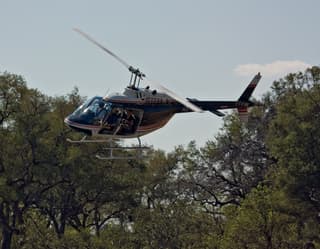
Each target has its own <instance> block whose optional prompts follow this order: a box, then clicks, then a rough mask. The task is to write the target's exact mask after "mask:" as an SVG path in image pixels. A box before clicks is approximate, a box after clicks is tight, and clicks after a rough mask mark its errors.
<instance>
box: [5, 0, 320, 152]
mask: <svg viewBox="0 0 320 249" xmlns="http://www.w3.org/2000/svg"><path fill="white" fill-rule="evenodd" d="M319 10H320V1H317V0H306V1H297V0H290V1H289V0H278V1H275V0H270V1H258V0H256V1H254V0H242V1H230V0H226V1H216V0H199V1H194V0H162V1H154V0H136V1H128V0H127V1H124V0H118V1H109V0H104V1H102V0H92V1H89V0H88V1H84V0H67V1H66V0H64V1H62V0H55V1H44V0H28V1H18V0H0V11H1V15H0V25H1V30H0V72H4V71H8V72H11V73H15V74H20V75H22V76H23V77H24V78H25V80H26V81H27V83H28V86H29V87H33V88H38V89H39V90H40V91H41V92H43V93H45V94H47V95H50V96H59V95H66V94H68V93H70V92H71V91H72V89H73V88H74V87H75V86H77V87H78V88H79V91H80V94H81V95H83V96H88V97H90V96H95V95H99V96H104V95H105V94H106V93H111V92H122V91H123V88H124V87H125V86H126V85H127V84H128V81H129V78H130V74H129V72H128V71H127V70H126V69H125V68H124V67H123V66H122V65H121V64H119V62H117V61H116V60H114V59H113V58H112V57H110V56H109V55H108V54H106V53H105V52H103V51H102V50H100V49H99V48H97V47H96V46H94V45H93V44H91V43H90V42H88V41H87V40H85V39H84V38H83V37H81V36H80V35H79V34H77V33H75V32H74V31H73V30H72V29H73V28H79V29H81V30H83V31H84V32H86V33H88V34H90V35H91V36H92V37H94V39H96V40H97V41H99V42H100V43H101V44H103V45H104V46H106V47H107V48H109V49H110V50H112V51H113V52H115V53H116V54H117V55H119V56H120V57H121V58H123V59H124V60H125V61H127V62H129V63H130V64H131V65H133V66H135V67H138V68H140V70H141V71H143V72H144V73H145V74H146V75H147V76H148V77H149V78H151V79H153V80H155V81H157V82H161V83H162V84H163V85H164V86H166V87H167V88H169V89H171V90H173V91H174V92H176V93H177V94H178V95H180V96H182V97H190V98H198V99H204V100H236V99H237V98H238V97H239V96H240V95H241V93H242V91H243V90H244V88H245V87H246V85H247V84H248V83H249V82H250V80H251V78H252V77H253V76H254V75H255V74H256V73H257V72H261V74H262V80H261V81H260V83H259V85H258V87H257V88H256V91H255V92H254V94H253V95H254V97H255V98H257V99H259V98H261V97H262V96H263V94H264V93H266V92H267V91H268V90H269V89H270V86H271V84H272V82H273V81H274V80H276V79H279V78H280V77H283V76H285V75H286V74H287V73H289V72H297V71H301V70H302V71H303V70H304V69H305V68H306V67H309V66H312V65H317V66H319V65H320V64H319V59H320V46H319V44H320V33H319V32H318V29H319V28H318V26H319V23H320V15H319ZM222 122H223V121H222V119H221V118H220V117H217V116H215V115H213V114H211V113H186V114H177V115H175V116H174V117H173V119H172V120H171V121H170V122H169V123H168V124H167V125H166V126H165V127H164V128H162V129H160V130H158V131H156V132H154V133H152V134H150V135H147V136H144V137H142V141H143V142H144V143H147V144H148V145H152V146H154V148H160V149H163V150H166V151H170V150H172V149H173V148H174V147H175V146H178V145H187V144H188V143H189V142H190V141H191V140H195V141H196V143H197V144H198V145H199V146H203V145H204V144H205V142H206V141H208V140H212V139H214V137H215V136H216V135H217V133H218V132H219V129H220V128H221V126H222Z"/></svg>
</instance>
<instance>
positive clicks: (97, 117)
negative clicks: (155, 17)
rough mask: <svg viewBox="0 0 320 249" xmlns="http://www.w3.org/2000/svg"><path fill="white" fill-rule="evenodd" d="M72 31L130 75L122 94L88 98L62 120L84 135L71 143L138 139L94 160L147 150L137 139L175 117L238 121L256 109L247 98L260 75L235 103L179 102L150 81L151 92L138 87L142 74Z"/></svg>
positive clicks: (180, 100) (192, 99)
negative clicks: (229, 115)
mask: <svg viewBox="0 0 320 249" xmlns="http://www.w3.org/2000/svg"><path fill="white" fill-rule="evenodd" d="M74 31H76V32H77V33H79V34H80V35H82V36H83V37H85V38H86V39H87V40H89V41H90V42H92V43H93V44H95V45H96V46H98V47H99V48H101V49H102V50H104V51H105V52H107V53H108V54H109V55H111V56H112V57H113V58H115V59H116V60H117V61H118V62H120V63H121V64H122V65H123V66H125V67H126V68H127V69H128V70H129V72H130V74H131V76H130V81H129V84H128V86H127V87H126V88H125V89H124V91H123V93H115V94H109V95H107V96H104V97H101V96H95V97H92V98H89V99H88V100H86V101H85V102H84V103H83V104H82V105H80V106H79V107H78V108H77V109H76V110H75V111H74V112H73V113H71V114H70V115H69V116H67V117H66V118H65V119H64V122H65V124H66V125H68V126H69V127H70V128H72V129H74V130H75V131H78V132H81V133H84V137H83V138H82V139H81V140H71V139H68V141H69V142H71V143H99V142H102V143H105V142H110V141H114V140H118V139H120V140H122V139H127V138H137V139H138V142H139V144H138V146H129V147H117V146H110V147H108V148H107V149H108V150H110V155H109V156H108V157H102V156H97V157H98V158H100V159H129V158H128V157H124V156H118V157H117V156H114V155H113V150H119V149H120V150H126V149H128V150H138V151H143V150H146V149H148V147H146V146H142V145H141V140H140V137H142V136H144V135H147V134H149V133H151V132H154V131H156V130H158V129H160V128H162V127H163V126H165V125H166V124H167V123H168V122H169V120H170V119H171V118H172V117H173V116H174V115H175V114H178V113H186V112H200V113H201V112H204V111H209V112H211V113H213V114H215V115H217V116H219V117H222V116H224V115H225V114H224V113H223V112H221V111H220V110H225V109H237V110H238V113H239V116H240V119H242V120H245V119H246V118H247V116H248V108H249V107H252V106H254V105H256V104H255V103H254V102H252V101H250V97H251V95H252V93H253V91H254V89H255V88H256V86H257V84H258V82H259V81H260V79H261V74H260V73H258V74H256V75H255V76H254V77H253V79H252V80H251V82H250V83H249V85H248V86H247V87H246V89H245V90H244V92H243V93H242V94H241V95H240V97H239V98H238V99H237V100H235V101H208V100H205V101H204V100H198V99H195V98H182V97H180V96H179V95H177V94H176V93H174V92H173V91H171V90H169V89H168V88H166V87H164V86H162V85H161V84H158V83H154V82H151V81H149V82H150V83H151V84H152V86H154V88H151V87H150V86H149V85H147V86H146V87H140V83H141V82H142V81H143V80H145V79H147V77H146V75H145V74H144V73H142V72H141V71H140V70H139V69H138V68H135V67H133V66H131V65H130V64H128V63H127V62H126V61H124V60H123V59H121V58H120V57H119V56H118V55H116V54H115V53H113V52H112V51H111V50H109V49H107V48H106V47H104V46H102V45H101V44H100V43H98V42H97V41H96V40H94V39H93V38H92V37H90V36H89V35H88V34H86V33H84V32H83V31H81V30H80V29H74ZM88 137H90V138H88ZM130 158H131V157H130Z"/></svg>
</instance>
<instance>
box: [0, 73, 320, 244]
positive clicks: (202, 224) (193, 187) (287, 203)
mask: <svg viewBox="0 0 320 249" xmlns="http://www.w3.org/2000/svg"><path fill="white" fill-rule="evenodd" d="M82 101H84V97H82V96H80V95H79V93H78V89H77V88H75V89H74V90H73V91H72V92H71V93H70V94H67V95H65V96H55V97H50V96H47V95H45V94H43V93H41V92H40V91H39V90H37V89H32V88H29V87H28V86H27V82H25V80H24V79H23V77H22V76H19V75H15V74H12V73H7V72H5V73H1V74H0V230H1V235H0V239H1V248H3V249H9V248H25V249H29V248H50V249H51V248H97V249H98V248H145V249H147V248H215V249H220V248H221V249H224V248H247V249H255V248H259V249H260V248H266V249H271V248H279V249H282V248H283V249H284V248H288V249H289V248H290V249H291V248H320V235H319V234H320V219H319V214H320V180H319V179H320V122H319V121H320V104H319V103H320V68H319V67H312V68H309V69H307V70H306V71H305V72H297V73H292V74H289V75H286V76H284V77H283V78H281V79H279V80H277V81H275V82H273V85H272V87H271V89H270V90H269V91H268V92H267V93H265V95H264V97H263V98H262V99H261V100H259V101H260V102H261V105H259V106H256V107H254V108H252V109H251V111H250V114H249V120H248V122H245V123H244V122H242V121H240V119H239V118H238V116H237V114H236V113H231V114H229V115H227V116H226V117H225V118H224V123H223V126H222V127H221V129H220V130H219V132H218V133H217V134H216V135H215V137H213V138H208V141H207V143H206V144H205V145H204V146H203V147H198V146H197V145H196V144H195V142H193V141H190V144H189V145H188V146H186V147H183V146H178V147H176V148H175V149H174V150H173V151H170V152H164V151H161V150H154V149H152V150H151V151H150V152H148V156H147V157H146V158H143V159H137V160H120V161H119V160H110V161H102V160H98V159H97V158H96V157H94V156H93V155H95V154H97V153H98V152H101V151H102V149H103V145H101V144H81V145H80V144H71V143H68V142H67V138H79V134H78V133H75V132H73V131H72V130H70V129H69V128H68V127H67V126H65V124H64V122H63V120H64V118H65V117H66V116H67V115H68V114H70V113H71V112H72V111H73V110H74V109H75V108H76V107H77V106H78V105H80V103H81V102H82ZM128 153H129V152H128Z"/></svg>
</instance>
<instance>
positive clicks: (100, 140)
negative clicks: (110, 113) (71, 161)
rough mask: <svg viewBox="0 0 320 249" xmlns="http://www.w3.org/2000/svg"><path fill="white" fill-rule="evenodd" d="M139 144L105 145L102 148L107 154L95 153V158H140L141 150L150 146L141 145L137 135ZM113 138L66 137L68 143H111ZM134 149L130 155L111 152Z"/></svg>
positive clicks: (141, 156) (148, 148)
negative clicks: (118, 154) (75, 138)
mask: <svg viewBox="0 0 320 249" xmlns="http://www.w3.org/2000/svg"><path fill="white" fill-rule="evenodd" d="M137 139H138V142H139V145H138V146H125V147H123V146H120V147H116V146H109V147H105V148H104V150H106V151H109V153H108V155H106V156H102V155H96V158H98V159H100V160H130V159H142V158H143V157H144V155H143V153H142V152H143V151H146V150H150V149H151V148H150V147H147V146H142V145H141V140H140V138H139V137H137ZM114 140H115V139H112V138H110V139H87V136H84V137H83V138H82V139H80V140H72V139H69V138H68V139H67V141H68V142H69V143H110V144H111V143H112V142H113V141H114ZM120 150H121V151H125V150H126V151H136V152H137V153H136V155H132V156H115V155H114V154H113V152H114V151H120Z"/></svg>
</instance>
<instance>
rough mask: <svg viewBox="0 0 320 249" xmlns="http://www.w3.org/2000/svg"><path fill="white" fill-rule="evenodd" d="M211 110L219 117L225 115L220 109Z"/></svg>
mask: <svg viewBox="0 0 320 249" xmlns="http://www.w3.org/2000/svg"><path fill="white" fill-rule="evenodd" d="M210 112H212V113H213V114H216V115H217V116H219V117H224V116H225V114H224V113H222V112H219V111H218V110H210Z"/></svg>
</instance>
